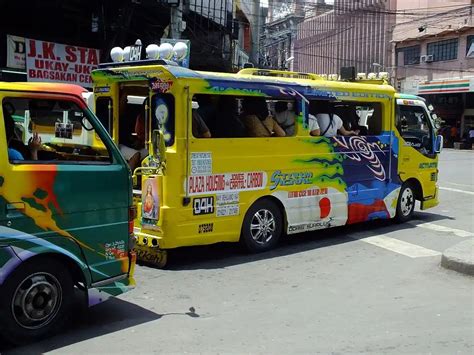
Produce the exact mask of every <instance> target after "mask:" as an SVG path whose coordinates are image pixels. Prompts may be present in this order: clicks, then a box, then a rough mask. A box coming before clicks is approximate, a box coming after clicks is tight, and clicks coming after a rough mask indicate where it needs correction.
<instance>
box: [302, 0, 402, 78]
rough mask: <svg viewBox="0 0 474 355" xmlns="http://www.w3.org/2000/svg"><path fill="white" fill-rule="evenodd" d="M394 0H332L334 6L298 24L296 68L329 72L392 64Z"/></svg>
mask: <svg viewBox="0 0 474 355" xmlns="http://www.w3.org/2000/svg"><path fill="white" fill-rule="evenodd" d="M395 9H396V0H360V1H353V0H334V8H333V10H331V11H328V12H325V13H323V14H316V15H315V16H313V17H310V18H307V19H305V20H304V21H303V22H302V23H300V24H299V25H298V30H297V36H296V41H295V47H294V57H295V70H298V71H305V72H313V73H321V74H331V73H339V71H340V68H341V67H345V66H354V67H356V70H357V71H358V72H369V71H383V70H386V68H388V67H390V66H392V55H391V46H390V39H391V31H392V29H393V25H394V24H395Z"/></svg>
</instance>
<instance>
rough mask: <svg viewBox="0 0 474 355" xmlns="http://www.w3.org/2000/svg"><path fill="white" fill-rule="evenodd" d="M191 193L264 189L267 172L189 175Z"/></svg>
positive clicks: (189, 192)
mask: <svg viewBox="0 0 474 355" xmlns="http://www.w3.org/2000/svg"><path fill="white" fill-rule="evenodd" d="M188 182H189V185H188V186H189V191H188V194H189V195H197V194H205V193H209V192H227V191H251V190H262V189H263V188H265V185H266V184H267V174H266V173H265V172H260V171H255V172H245V173H225V174H213V175H195V176H190V177H189V181H188Z"/></svg>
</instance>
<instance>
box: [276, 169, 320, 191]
mask: <svg viewBox="0 0 474 355" xmlns="http://www.w3.org/2000/svg"><path fill="white" fill-rule="evenodd" d="M312 182H313V173H312V172H301V173H300V172H298V173H288V174H285V173H282V172H281V171H280V170H277V171H275V172H274V173H273V174H272V177H271V178H270V183H271V186H270V190H275V189H276V188H277V187H278V186H280V185H281V186H292V185H309V184H311V183H312Z"/></svg>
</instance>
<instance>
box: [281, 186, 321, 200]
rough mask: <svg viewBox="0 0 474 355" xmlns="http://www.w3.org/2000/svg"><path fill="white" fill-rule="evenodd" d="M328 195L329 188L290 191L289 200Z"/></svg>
mask: <svg viewBox="0 0 474 355" xmlns="http://www.w3.org/2000/svg"><path fill="white" fill-rule="evenodd" d="M327 193H328V189H327V188H323V189H317V188H311V189H307V190H302V191H288V198H301V197H310V196H319V195H326V194H327Z"/></svg>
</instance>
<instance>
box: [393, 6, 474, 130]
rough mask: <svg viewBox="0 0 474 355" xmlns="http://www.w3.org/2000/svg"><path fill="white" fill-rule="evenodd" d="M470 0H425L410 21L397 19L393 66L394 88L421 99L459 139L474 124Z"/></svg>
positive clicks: (473, 41) (473, 27) (473, 43)
mask: <svg viewBox="0 0 474 355" xmlns="http://www.w3.org/2000/svg"><path fill="white" fill-rule="evenodd" d="M471 2H472V1H471V0H468V1H454V2H450V3H449V4H448V3H445V2H441V1H438V2H436V1H429V2H426V4H424V5H425V7H424V8H418V9H416V10H417V11H420V10H424V12H421V13H420V12H413V11H412V12H410V10H413V8H412V7H413V5H412V4H411V3H410V2H405V3H404V2H401V4H400V5H405V8H404V9H403V10H405V11H406V12H408V13H412V14H417V15H418V14H419V16H416V18H415V19H413V17H412V18H410V17H409V16H403V13H402V12H400V16H399V17H400V18H399V19H397V25H396V26H395V28H394V32H393V47H394V51H393V53H394V63H395V66H394V70H393V74H394V77H395V79H396V83H397V87H398V89H399V90H400V91H402V92H406V93H412V94H416V95H421V96H423V97H425V98H426V99H427V100H428V101H429V102H430V103H431V104H433V106H434V107H435V109H436V111H437V113H438V115H439V116H441V118H442V119H443V120H444V121H445V122H446V125H447V126H451V127H452V126H455V127H456V128H457V129H458V131H459V135H458V137H457V139H461V138H462V136H463V135H464V134H466V133H467V131H468V130H469V128H470V127H474V22H473V20H474V18H473V5H472V4H471Z"/></svg>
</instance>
